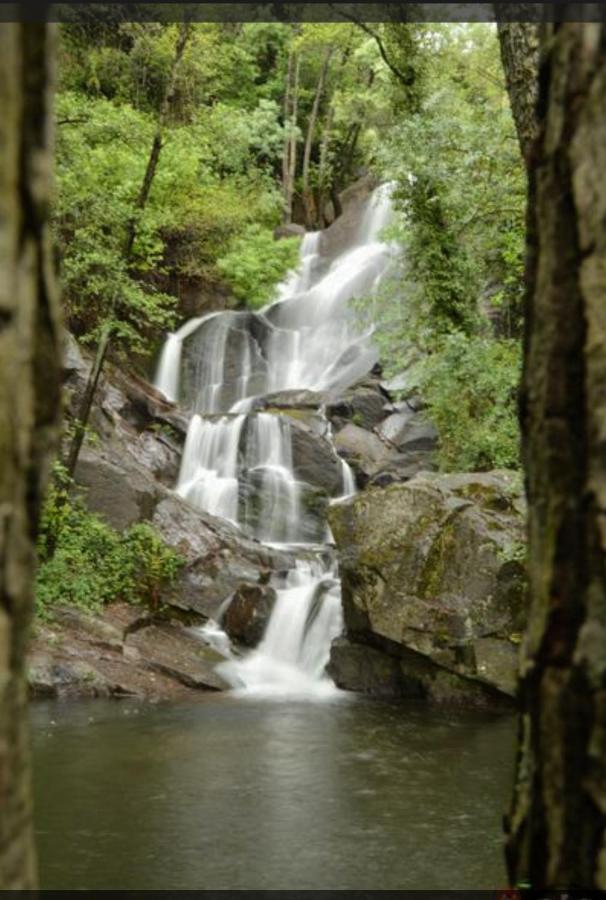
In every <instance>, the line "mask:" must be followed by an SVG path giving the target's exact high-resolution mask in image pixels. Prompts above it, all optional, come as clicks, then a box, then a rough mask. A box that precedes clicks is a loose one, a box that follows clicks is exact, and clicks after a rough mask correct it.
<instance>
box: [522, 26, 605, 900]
mask: <svg viewBox="0 0 606 900" xmlns="http://www.w3.org/2000/svg"><path fill="white" fill-rule="evenodd" d="M539 84H540V96H539V104H538V110H539V124H540V131H539V135H538V138H537V141H536V144H535V148H534V150H533V153H532V154H531V156H530V158H529V161H530V168H529V180H530V186H529V191H530V193H529V235H528V251H529V252H528V262H527V284H528V294H527V317H526V341H525V362H524V375H523V388H522V403H521V417H522V429H523V441H524V464H525V469H526V478H527V492H528V498H529V501H530V513H529V538H530V581H531V598H532V602H531V610H530V619H529V624H528V629H527V633H526V636H525V640H524V644H523V648H522V660H521V687H520V696H521V703H522V720H521V736H520V750H519V759H518V771H517V782H516V788H515V793H514V798H513V804H512V810H511V814H510V816H509V819H508V832H509V833H508V848H507V849H508V862H509V867H510V874H511V877H512V879H513V880H514V881H519V880H522V881H528V882H530V884H531V885H532V887H536V888H573V887H578V888H585V889H587V888H602V889H603V888H606V572H605V566H604V562H605V549H606V181H605V180H604V172H605V171H606V28H605V26H604V25H601V24H600V25H598V24H579V23H566V24H562V25H559V26H544V28H543V31H542V36H541V71H540V78H539Z"/></svg>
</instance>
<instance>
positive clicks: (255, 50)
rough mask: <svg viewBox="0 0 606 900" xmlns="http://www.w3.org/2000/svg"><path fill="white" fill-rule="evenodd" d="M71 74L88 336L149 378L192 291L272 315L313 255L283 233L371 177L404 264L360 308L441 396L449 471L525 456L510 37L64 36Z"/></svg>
mask: <svg viewBox="0 0 606 900" xmlns="http://www.w3.org/2000/svg"><path fill="white" fill-rule="evenodd" d="M59 69H60V90H59V94H58V98H57V104H56V115H57V135H58V140H57V150H58V161H57V174H58V202H57V205H56V210H55V218H54V227H55V231H56V235H57V244H58V247H59V248H60V256H61V269H62V280H63V291H64V300H65V304H66V308H67V313H68V319H69V325H70V328H71V330H72V331H73V332H74V333H75V334H76V335H77V337H78V338H79V339H80V340H81V341H83V342H85V343H88V344H90V345H92V346H95V344H97V343H98V342H99V340H100V338H101V336H102V334H103V332H104V329H105V330H107V329H108V328H109V329H111V334H112V353H113V354H114V356H118V357H119V356H120V354H125V353H128V354H129V355H130V358H131V359H134V360H138V365H139V366H140V367H141V368H142V370H143V371H149V366H150V365H151V361H152V360H153V358H154V356H155V354H156V353H157V350H158V347H159V345H160V343H161V341H162V339H163V337H164V335H165V334H166V332H167V331H170V330H173V329H174V328H175V327H176V326H177V325H179V324H181V323H182V321H183V319H184V316H183V313H182V312H181V311H180V306H179V296H180V295H181V293H182V292H183V291H187V290H191V289H195V290H198V291H203V292H204V291H210V292H213V291H216V290H220V291H223V292H226V293H227V294H228V295H230V296H231V297H233V302H234V303H236V304H239V305H241V306H243V307H246V306H248V307H249V308H253V309H254V308H259V307H261V306H263V305H265V304H266V303H267V302H268V301H270V300H271V298H272V296H273V293H274V290H275V287H276V285H277V283H278V282H279V281H280V280H281V279H282V278H283V277H284V276H285V274H286V272H287V271H288V270H289V269H291V268H292V267H293V266H294V265H295V264H296V259H297V254H298V242H299V240H298V238H296V237H292V238H290V239H287V240H280V241H276V240H274V237H273V232H274V229H275V228H276V227H277V226H278V225H280V224H283V223H290V222H295V223H298V224H300V225H303V226H304V227H305V228H307V229H308V230H309V229H311V230H313V229H318V228H322V227H325V226H326V225H328V224H330V222H331V221H333V219H334V218H335V216H337V215H338V214H339V212H340V199H339V198H340V193H341V191H342V190H343V189H344V188H346V187H348V186H349V185H350V184H352V183H353V182H354V181H355V180H356V179H357V178H358V177H359V176H360V175H362V174H364V173H370V174H371V175H372V176H373V177H374V178H375V179H376V180H377V181H389V182H391V183H392V184H393V189H394V194H393V195H394V198H395V204H396V207H397V210H398V216H397V220H396V222H395V224H394V225H393V226H391V230H390V235H389V236H390V238H391V239H392V240H393V241H394V243H395V244H396V245H397V247H398V248H399V250H398V262H397V265H396V266H395V267H394V271H393V273H392V276H391V277H390V278H388V279H386V280H385V282H384V283H383V285H382V287H381V289H380V291H379V292H378V293H377V294H376V295H375V296H373V297H361V298H357V299H356V301H355V307H356V309H357V310H358V313H359V315H360V319H361V321H362V322H368V320H371V321H372V323H373V325H374V328H375V340H376V342H377V343H378V346H379V348H380V351H381V359H382V364H383V366H384V370H385V372H386V376H387V377H390V376H393V375H398V374H399V373H401V372H402V371H403V370H404V369H407V371H408V383H409V385H410V384H412V385H413V386H414V387H418V389H420V391H421V393H422V394H423V396H424V398H425V400H426V402H427V404H428V413H429V415H430V417H432V418H433V419H434V421H435V422H436V424H437V426H438V428H439V430H440V434H441V451H440V460H441V465H442V466H443V467H444V468H446V469H456V468H476V469H484V468H491V467H494V466H516V465H517V464H518V436H517V424H516V411H515V405H516V384H517V381H518V377H519V359H520V352H519V336H520V327H521V293H522V264H523V249H522V248H523V222H524V192H525V179H524V172H523V166H522V161H521V159H520V154H519V149H518V146H517V141H516V135H515V130H514V126H513V122H512V118H511V112H510V108H509V103H508V100H507V95H506V91H505V85H504V79H503V74H502V70H501V64H500V60H499V54H498V42H497V37H496V30H495V29H494V28H493V27H492V26H489V25H482V24H476V25H457V26H449V27H446V26H440V25H387V24H383V25H372V26H369V25H366V24H365V23H358V22H354V21H344V22H343V23H336V24H335V23H331V24H308V23H305V24H296V25H286V24H279V23H254V24H198V25H194V26H184V25H178V24H172V25H161V24H135V23H121V22H117V23H116V24H113V25H112V24H106V25H104V26H103V27H102V28H101V27H88V26H87V25H85V24H81V25H65V26H62V28H61V49H60V67H59ZM133 354H134V355H133ZM455 396H456V398H457V409H456V414H455V413H454V412H453V403H452V398H453V397H455Z"/></svg>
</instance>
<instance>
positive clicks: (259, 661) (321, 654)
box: [218, 562, 342, 696]
mask: <svg viewBox="0 0 606 900" xmlns="http://www.w3.org/2000/svg"><path fill="white" fill-rule="evenodd" d="M341 628H342V614H341V597H340V590H339V582H338V581H337V579H336V578H335V576H334V572H333V571H332V570H331V569H328V570H327V569H325V568H324V567H323V566H322V565H321V564H320V563H319V562H317V563H315V564H314V563H310V562H299V563H298V565H297V567H296V568H295V569H293V570H292V571H291V572H289V574H288V576H287V578H286V584H285V585H284V587H283V588H282V589H281V590H278V591H277V599H276V604H275V606H274V609H273V612H272V615H271V618H270V620H269V624H268V626H267V630H266V632H265V636H264V638H263V640H262V641H261V643H260V645H259V647H258V648H257V650H256V651H254V652H253V653H251V654H250V656H248V657H246V658H245V659H243V660H235V659H231V660H229V661H228V662H225V663H222V664H221V665H220V666H219V667H218V671H220V673H221V675H223V677H224V678H225V679H226V680H227V681H229V682H230V683H231V684H233V685H234V687H235V688H236V690H239V691H240V692H242V693H254V694H255V695H259V694H261V695H264V694H265V695H283V694H288V695H303V696H310V695H311V696H322V695H324V696H328V695H331V694H334V693H335V692H336V689H335V687H334V685H333V684H332V682H331V681H330V679H328V678H327V677H326V676H325V675H324V669H325V666H326V663H327V662H328V656H329V653H330V644H331V642H332V640H333V639H334V638H335V637H337V636H338V634H339V633H340V631H341Z"/></svg>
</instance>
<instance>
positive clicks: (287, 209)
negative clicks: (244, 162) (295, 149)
mask: <svg viewBox="0 0 606 900" xmlns="http://www.w3.org/2000/svg"><path fill="white" fill-rule="evenodd" d="M293 61H294V54H293V52H292V50H291V51H290V53H289V54H288V69H287V71H286V89H285V91H284V149H283V153H282V222H283V223H284V224H285V225H288V224H289V223H290V222H291V220H292V204H291V203H290V202H289V185H288V178H289V175H290V104H291V95H292V80H293Z"/></svg>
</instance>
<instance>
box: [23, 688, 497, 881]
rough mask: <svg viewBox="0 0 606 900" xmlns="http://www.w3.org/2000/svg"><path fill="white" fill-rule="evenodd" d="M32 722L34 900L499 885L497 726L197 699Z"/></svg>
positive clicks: (410, 712)
mask: <svg viewBox="0 0 606 900" xmlns="http://www.w3.org/2000/svg"><path fill="white" fill-rule="evenodd" d="M32 718H33V726H34V727H33V731H34V753H35V774H36V785H35V791H36V822H37V832H38V847H39V854H40V866H41V876H42V885H43V887H44V888H46V889H53V888H54V889H108V890H117V889H120V888H130V889H139V890H144V889H147V890H149V889H154V888H155V889H186V890H187V889H190V890H191V889H197V888H202V887H203V888H206V889H249V890H252V889H258V890H263V889H266V890H277V889H287V888H288V889H321V888H326V889H355V888H357V889H375V890H381V889H383V890H387V889H397V888H400V889H406V888H409V889H411V888H417V889H418V888H425V889H434V890H435V889H448V888H451V889H473V888H475V889H482V888H487V887H496V886H499V885H500V884H503V883H504V872H503V864H502V853H501V815H502V810H503V808H504V805H505V803H506V801H507V797H508V793H509V789H510V783H511V770H512V760H513V741H514V726H513V721H512V719H511V718H509V717H498V718H497V717H491V716H487V715H480V714H471V713H465V714H463V713H458V714H453V713H449V712H445V711H437V710H433V711H428V710H426V709H422V708H420V707H419V706H415V705H406V706H396V705H392V704H384V703H377V702H367V701H365V700H361V699H351V700H349V701H348V702H330V701H329V702H326V703H321V704H317V703H294V702H292V701H290V702H278V701H274V702H261V701H259V700H252V699H249V700H239V699H236V698H233V697H229V696H212V697H209V698H208V699H205V700H204V701H202V702H200V703H198V704H191V705H179V706H158V707H140V706H137V705H133V704H125V705H122V704H114V703H105V702H103V701H98V700H97V701H94V702H91V703H86V702H80V703H77V704H71V705H70V704H64V705H59V704H36V705H35V706H34V707H33V710H32Z"/></svg>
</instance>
